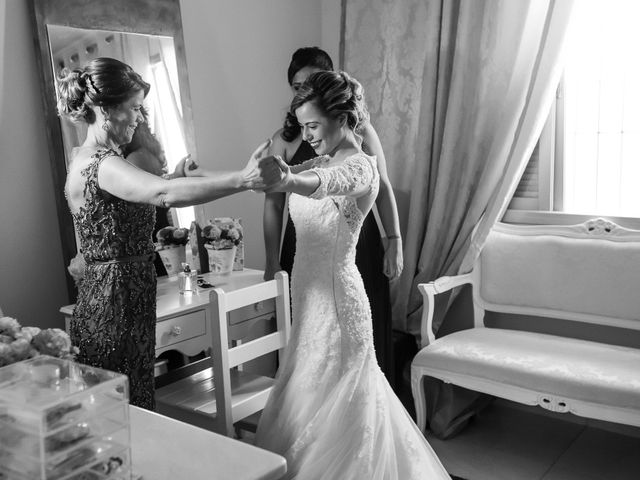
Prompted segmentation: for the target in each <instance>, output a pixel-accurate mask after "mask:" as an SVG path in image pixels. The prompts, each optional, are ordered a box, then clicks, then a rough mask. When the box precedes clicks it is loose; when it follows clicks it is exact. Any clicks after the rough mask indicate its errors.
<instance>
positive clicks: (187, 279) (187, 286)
mask: <svg viewBox="0 0 640 480" xmlns="http://www.w3.org/2000/svg"><path fill="white" fill-rule="evenodd" d="M181 265H182V271H181V272H179V273H178V292H179V293H180V294H181V295H191V294H192V293H198V272H196V271H195V270H191V266H190V265H189V264H188V263H184V262H183V263H182V264H181Z"/></svg>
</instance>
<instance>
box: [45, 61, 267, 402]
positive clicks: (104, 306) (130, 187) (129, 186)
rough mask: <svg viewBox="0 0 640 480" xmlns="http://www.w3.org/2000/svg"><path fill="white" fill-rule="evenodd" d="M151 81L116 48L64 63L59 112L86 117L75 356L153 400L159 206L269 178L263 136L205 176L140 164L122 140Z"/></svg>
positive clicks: (78, 195)
mask: <svg viewBox="0 0 640 480" xmlns="http://www.w3.org/2000/svg"><path fill="white" fill-rule="evenodd" d="M149 89H150V85H149V84H148V83H146V82H145V81H144V80H143V79H142V77H141V76H140V75H139V74H138V73H136V72H135V71H134V70H133V69H132V68H131V67H130V66H129V65H126V64H124V63H122V62H120V61H118V60H115V59H112V58H96V59H94V60H92V61H90V62H89V63H88V64H87V65H86V66H85V67H84V68H82V69H78V70H73V71H69V70H65V71H64V72H63V73H62V74H61V77H60V78H59V80H58V97H59V101H58V111H59V113H60V114H61V115H66V116H68V117H70V118H71V119H72V120H74V121H78V122H84V123H86V124H87V135H86V139H85V141H84V143H83V144H82V145H81V146H80V147H79V148H77V149H76V150H75V152H74V157H73V159H72V161H71V163H70V166H69V171H68V174H67V181H66V185H65V194H66V196H67V201H68V204H69V208H70V210H71V215H72V216H73V220H74V224H75V227H76V231H77V234H78V236H79V239H80V249H81V252H82V255H83V257H84V259H85V261H86V264H87V267H86V271H85V276H84V279H83V281H82V282H81V284H80V287H79V292H78V299H77V303H76V307H75V310H74V314H73V319H72V321H71V338H72V341H73V342H74V344H75V345H77V346H78V347H79V348H80V354H79V356H78V360H79V361H81V362H84V363H88V364H90V365H94V366H98V367H102V368H106V369H109V370H114V371H118V372H121V373H124V374H126V375H128V376H129V384H130V400H131V403H132V404H134V405H138V406H141V407H144V408H148V409H153V408H154V377H153V372H154V359H155V323H156V272H155V269H154V266H153V258H154V246H153V241H152V238H151V232H152V230H153V225H154V220H155V207H156V206H160V207H179V206H187V205H193V204H199V203H204V202H209V201H212V200H215V199H217V198H221V197H224V196H226V195H231V194H233V193H236V192H240V191H243V190H246V189H251V188H259V187H262V186H264V185H263V184H262V181H261V177H260V172H259V169H258V167H257V161H258V158H259V157H260V155H261V153H262V151H263V150H265V149H266V147H267V145H266V144H264V145H263V146H262V147H261V148H259V149H258V150H256V152H254V154H253V155H252V157H251V159H250V160H249V163H248V164H247V166H246V167H245V168H244V169H243V170H241V171H235V172H226V173H218V174H214V175H212V176H209V177H202V178H184V177H182V178H173V179H165V178H162V177H159V176H156V175H153V174H151V173H148V172H146V171H144V170H142V169H140V168H137V167H136V166H134V165H132V164H131V163H130V162H128V161H126V160H125V159H124V158H123V156H122V154H121V153H120V148H119V146H120V145H125V144H128V143H129V142H131V139H132V136H133V134H134V132H135V130H136V126H137V125H138V124H139V123H140V122H142V121H143V120H144V118H143V116H142V113H141V109H142V106H143V100H144V98H145V96H146V94H147V93H148V92H149Z"/></svg>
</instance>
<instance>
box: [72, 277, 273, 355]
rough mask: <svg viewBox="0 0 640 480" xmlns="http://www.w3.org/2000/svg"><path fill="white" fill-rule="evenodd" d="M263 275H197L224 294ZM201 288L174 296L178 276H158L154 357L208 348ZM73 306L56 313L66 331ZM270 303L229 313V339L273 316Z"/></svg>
mask: <svg viewBox="0 0 640 480" xmlns="http://www.w3.org/2000/svg"><path fill="white" fill-rule="evenodd" d="M263 275H264V272H263V271H262V270H254V269H251V268H245V269H244V270H241V271H235V272H232V273H231V274H229V275H215V274H212V273H205V274H204V275H200V276H201V277H203V278H204V279H205V280H206V281H207V282H209V283H210V284H212V285H213V286H214V287H220V288H222V289H224V290H225V291H226V292H230V291H233V290H236V289H239V288H244V287H248V286H250V285H254V284H256V283H260V282H262V281H263V279H262V277H263ZM210 290H211V289H210V288H209V289H201V291H200V293H198V294H194V295H180V294H179V293H178V277H177V276H174V277H158V286H157V306H156V316H157V325H156V356H158V355H160V354H161V353H163V352H165V351H168V350H178V351H180V352H182V353H183V354H185V355H190V356H193V355H196V354H198V353H200V352H202V351H203V350H207V349H208V348H209V347H210V343H209V340H208V337H207V336H206V329H207V324H208V321H209V319H208V311H207V306H208V303H209V291H210ZM73 308H74V305H65V306H64V307H62V308H60V312H61V313H62V314H63V315H64V317H65V327H66V329H67V331H69V322H70V320H71V317H72V315H73ZM274 311H275V304H274V303H273V302H271V303H269V302H264V303H263V302H260V303H257V304H253V305H247V306H246V307H243V308H239V309H238V310H235V311H233V312H231V313H230V314H229V319H228V320H229V337H230V338H232V339H240V338H242V337H243V336H244V335H245V334H246V333H247V332H246V330H247V328H248V326H249V325H250V324H251V323H252V322H250V321H254V320H255V319H256V318H264V317H269V316H271V315H273V312H274Z"/></svg>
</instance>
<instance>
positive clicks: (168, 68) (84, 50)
mask: <svg viewBox="0 0 640 480" xmlns="http://www.w3.org/2000/svg"><path fill="white" fill-rule="evenodd" d="M30 5H31V13H32V20H33V27H34V32H35V43H36V49H37V57H38V62H39V67H40V73H41V80H42V88H41V90H42V96H43V102H44V112H45V119H46V124H47V125H46V126H47V135H48V142H49V151H50V163H51V171H52V174H53V182H54V189H55V196H56V206H57V211H58V219H59V226H60V232H61V236H62V251H63V255H64V265H65V267H66V266H67V265H68V264H69V262H70V260H71V259H72V258H73V257H74V256H75V255H76V252H77V242H76V235H75V229H74V226H73V221H72V218H71V214H70V213H69V208H68V205H67V202H66V199H65V197H64V182H65V179H66V174H67V165H68V163H69V160H70V158H71V154H72V150H73V149H74V148H75V147H77V146H79V145H80V144H81V143H82V142H83V141H84V137H85V133H86V126H85V125H82V124H74V123H72V122H70V121H69V120H67V119H64V118H60V117H58V115H57V112H56V85H55V82H56V78H57V75H58V73H59V72H60V71H61V70H62V69H63V68H71V69H73V68H80V67H82V66H83V65H84V64H86V62H88V61H89V60H91V59H93V58H96V57H113V58H117V59H118V60H121V61H123V62H125V63H127V64H129V65H131V66H132V67H133V69H134V70H136V71H137V72H138V73H140V74H141V75H142V77H143V78H144V79H145V80H146V81H147V82H149V83H150V84H151V91H150V92H149V95H147V98H146V99H145V107H146V109H147V111H148V112H149V117H148V120H149V126H150V128H151V131H152V132H153V133H154V134H155V135H156V137H157V138H158V140H159V141H160V143H161V144H162V146H163V148H164V150H165V156H166V158H167V163H168V167H169V170H170V171H172V170H173V168H172V167H173V166H174V165H175V163H177V161H178V160H179V159H180V158H182V157H184V155H186V153H187V152H188V153H190V154H191V155H192V156H193V157H195V156H196V155H195V139H194V134H193V120H192V112H191V99H190V93H189V82H188V77H187V65H186V56H185V52H184V38H183V34H182V20H181V16H180V4H179V0H109V1H108V2H106V1H104V0H56V1H55V2H52V1H50V0H31V2H30ZM180 210H181V211H179V212H178V214H177V216H179V217H181V218H179V221H180V223H181V224H185V225H187V226H188V225H189V223H190V220H192V219H193V216H194V213H193V209H180ZM66 277H67V286H68V290H69V296H70V299H71V301H75V298H76V295H77V292H76V287H75V284H74V282H73V280H72V278H71V277H70V276H69V275H67V276H66Z"/></svg>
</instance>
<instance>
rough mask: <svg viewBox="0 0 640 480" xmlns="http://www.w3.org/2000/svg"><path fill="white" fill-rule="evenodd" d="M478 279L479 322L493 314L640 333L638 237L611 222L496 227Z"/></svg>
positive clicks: (477, 270) (479, 266) (476, 272)
mask: <svg viewBox="0 0 640 480" xmlns="http://www.w3.org/2000/svg"><path fill="white" fill-rule="evenodd" d="M473 275H474V285H476V286H479V288H475V287H474V305H475V307H476V315H475V317H476V322H478V321H479V322H481V321H482V317H483V316H484V310H491V311H495V312H506V313H519V314H529V315H537V316H544V317H555V318H564V319H567V320H575V321H581V322H587V323H594V324H600V325H608V326H613V327H623V328H631V329H636V330H638V329H640V321H639V319H640V317H639V316H638V312H640V295H638V294H637V293H636V290H637V286H638V284H640V231H637V230H629V229H625V228H623V227H620V226H619V225H616V224H615V223H613V222H610V221H608V220H604V219H593V220H589V221H587V222H585V223H583V224H579V225H570V226H564V225H544V226H531V225H507V224H497V225H496V226H495V227H494V229H493V230H492V232H491V233H490V235H489V237H488V239H487V242H486V244H485V247H484V248H483V250H482V252H481V254H480V257H479V259H478V262H477V263H476V266H475V268H474V273H473Z"/></svg>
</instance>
